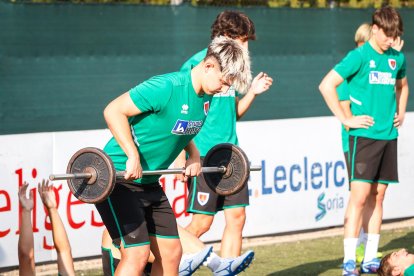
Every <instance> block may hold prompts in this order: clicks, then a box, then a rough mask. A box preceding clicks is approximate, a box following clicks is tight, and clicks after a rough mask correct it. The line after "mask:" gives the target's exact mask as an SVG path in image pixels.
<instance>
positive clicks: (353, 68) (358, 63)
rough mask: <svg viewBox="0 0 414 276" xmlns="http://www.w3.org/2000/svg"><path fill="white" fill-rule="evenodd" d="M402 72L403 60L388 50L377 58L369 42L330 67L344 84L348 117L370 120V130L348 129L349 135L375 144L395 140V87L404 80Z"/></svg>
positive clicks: (397, 53)
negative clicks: (346, 88) (398, 81)
mask: <svg viewBox="0 0 414 276" xmlns="http://www.w3.org/2000/svg"><path fill="white" fill-rule="evenodd" d="M405 68H406V64H405V57H404V55H403V54H402V53H401V52H398V51H396V50H394V49H392V48H390V49H388V50H387V51H385V52H384V53H383V54H380V53H378V52H377V51H375V50H374V49H373V48H372V46H371V44H370V43H369V42H368V43H365V44H364V45H362V46H361V47H358V48H356V49H354V50H352V51H351V52H349V53H348V55H347V56H346V57H345V58H344V59H343V60H342V61H341V62H340V63H339V64H337V65H336V66H335V67H334V70H335V71H336V72H337V73H338V74H339V75H340V76H341V77H342V78H343V79H344V80H346V81H348V89H349V99H350V100H351V111H352V114H353V115H356V116H357V115H369V116H371V117H373V118H374V125H373V126H372V127H370V128H368V129H363V128H358V129H350V131H349V134H350V135H353V136H360V137H366V138H371V139H377V140H392V139H395V138H397V136H398V131H397V129H396V128H395V127H394V115H395V113H396V110H397V103H396V97H395V83H396V80H398V79H402V78H404V77H405V74H406V73H405Z"/></svg>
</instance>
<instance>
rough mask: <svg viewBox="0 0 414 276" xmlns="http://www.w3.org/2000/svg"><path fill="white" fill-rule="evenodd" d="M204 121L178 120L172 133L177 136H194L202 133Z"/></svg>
mask: <svg viewBox="0 0 414 276" xmlns="http://www.w3.org/2000/svg"><path fill="white" fill-rule="evenodd" d="M202 126H203V121H187V120H180V119H178V120H177V122H176V123H175V125H174V127H173V129H172V130H171V133H173V134H177V135H194V134H197V133H198V132H200V129H201V127H202Z"/></svg>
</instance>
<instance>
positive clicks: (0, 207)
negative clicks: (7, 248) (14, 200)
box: [0, 190, 11, 238]
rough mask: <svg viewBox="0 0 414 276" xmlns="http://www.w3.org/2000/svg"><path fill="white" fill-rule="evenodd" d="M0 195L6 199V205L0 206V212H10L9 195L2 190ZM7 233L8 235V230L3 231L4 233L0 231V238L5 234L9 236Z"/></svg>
mask: <svg viewBox="0 0 414 276" xmlns="http://www.w3.org/2000/svg"><path fill="white" fill-rule="evenodd" d="M0 195H4V197H5V199H6V205H4V206H0V212H7V211H11V202H10V195H9V194H8V193H7V192H6V191H4V190H1V191H0ZM9 233H10V228H9V229H7V230H5V231H1V230H0V238H2V237H5V236H7V234H9Z"/></svg>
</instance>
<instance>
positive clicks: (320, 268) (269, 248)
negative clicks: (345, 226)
mask: <svg viewBox="0 0 414 276" xmlns="http://www.w3.org/2000/svg"><path fill="white" fill-rule="evenodd" d="M390 226H391V227H387V228H393V227H394V226H393V225H390ZM336 233H342V231H337V232H336ZM321 235H322V236H327V235H325V234H324V233H322V234H321ZM275 239H278V238H275ZM342 240H343V237H342V235H335V236H333V237H325V238H320V237H319V238H308V239H306V240H300V241H289V242H282V243H279V242H278V243H274V244H270V245H260V246H250V247H247V248H246V249H253V250H254V251H255V260H254V261H253V263H252V265H251V266H250V267H249V268H248V269H247V270H246V271H245V272H243V273H242V274H241V275H246V276H248V275H254V276H256V275H258V276H260V275H268V276H296V275H297V276H302V275H309V276H311V275H312V276H313V275H323V276H331V275H332V276H338V275H341V272H342V271H341V269H340V265H341V263H342V258H343V249H342V248H343V247H342ZM402 247H405V248H407V249H408V250H409V251H411V252H413V251H414V225H413V223H411V224H410V226H408V227H404V228H396V229H390V230H383V231H382V233H381V242H380V251H381V252H383V253H384V255H385V254H386V253H389V252H391V251H393V250H396V249H399V248H402ZM78 275H101V274H100V272H99V271H96V270H93V271H82V272H80V271H79V274H78ZM194 275H200V276H204V275H206V276H207V275H212V274H211V272H210V270H209V269H207V268H205V267H202V268H200V269H199V270H198V271H197V272H196V273H195V274H194Z"/></svg>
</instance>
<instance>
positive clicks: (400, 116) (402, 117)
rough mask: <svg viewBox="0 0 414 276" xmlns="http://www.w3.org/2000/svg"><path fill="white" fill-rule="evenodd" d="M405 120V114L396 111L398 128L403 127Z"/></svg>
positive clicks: (395, 117)
mask: <svg viewBox="0 0 414 276" xmlns="http://www.w3.org/2000/svg"><path fill="white" fill-rule="evenodd" d="M403 121H404V116H402V115H399V114H397V113H395V116H394V127H396V128H400V127H402V124H403Z"/></svg>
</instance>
